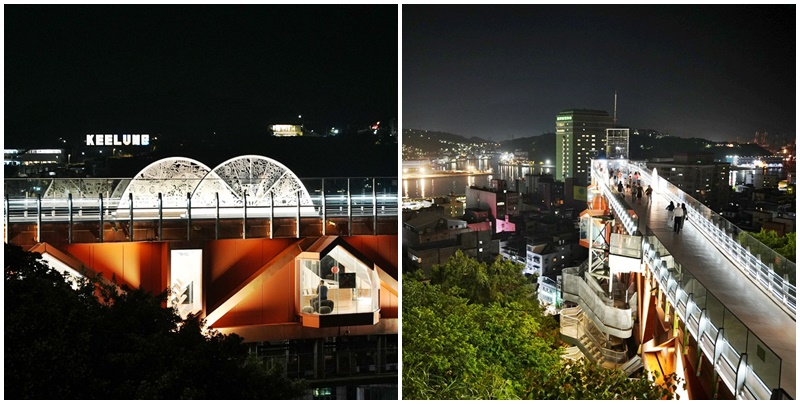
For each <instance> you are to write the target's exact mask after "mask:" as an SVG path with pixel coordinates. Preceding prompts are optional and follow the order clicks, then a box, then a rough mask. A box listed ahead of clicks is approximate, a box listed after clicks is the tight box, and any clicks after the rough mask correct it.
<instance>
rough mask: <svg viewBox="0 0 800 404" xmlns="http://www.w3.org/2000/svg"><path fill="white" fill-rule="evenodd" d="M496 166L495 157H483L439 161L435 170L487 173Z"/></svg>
mask: <svg viewBox="0 0 800 404" xmlns="http://www.w3.org/2000/svg"><path fill="white" fill-rule="evenodd" d="M496 164H497V159H496V158H495V157H489V156H485V157H473V158H465V159H453V160H450V161H439V162H438V164H437V165H436V169H437V170H440V171H472V170H478V171H489V170H494V168H495V167H496Z"/></svg>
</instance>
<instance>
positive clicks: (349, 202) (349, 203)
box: [347, 177, 353, 236]
mask: <svg viewBox="0 0 800 404" xmlns="http://www.w3.org/2000/svg"><path fill="white" fill-rule="evenodd" d="M352 205H353V197H352V195H350V177H347V235H348V236H352V235H353V206H352Z"/></svg>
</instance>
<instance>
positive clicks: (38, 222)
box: [36, 194, 42, 243]
mask: <svg viewBox="0 0 800 404" xmlns="http://www.w3.org/2000/svg"><path fill="white" fill-rule="evenodd" d="M36 242H37V243H41V242H42V194H36Z"/></svg>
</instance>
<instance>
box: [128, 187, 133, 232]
mask: <svg viewBox="0 0 800 404" xmlns="http://www.w3.org/2000/svg"><path fill="white" fill-rule="evenodd" d="M128 214H129V215H130V217H129V218H128V220H129V223H128V240H129V241H133V192H128Z"/></svg>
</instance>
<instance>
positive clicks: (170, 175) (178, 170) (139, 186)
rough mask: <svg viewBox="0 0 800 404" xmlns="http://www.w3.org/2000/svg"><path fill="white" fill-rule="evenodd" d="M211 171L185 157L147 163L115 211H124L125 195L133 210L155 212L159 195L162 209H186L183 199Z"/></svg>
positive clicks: (132, 181) (126, 201)
mask: <svg viewBox="0 0 800 404" xmlns="http://www.w3.org/2000/svg"><path fill="white" fill-rule="evenodd" d="M210 171H211V169H210V168H208V166H207V165H205V164H203V163H201V162H199V161H197V160H194V159H191V158H188V157H168V158H165V159H161V160H158V161H156V162H154V163H151V164H150V165H148V166H147V167H145V168H143V169H142V170H141V171H139V173H138V174H136V175H135V176H134V177H133V179H131V182H130V184H128V187H127V188H126V189H125V192H124V193H123V194H122V195H121V198H120V202H119V206H118V207H117V209H119V210H122V209H128V208H129V204H128V194H129V193H132V194H133V206H134V207H136V208H157V207H158V194H159V193H161V196H162V201H163V207H164V208H177V207H184V208H185V207H186V196H187V195H188V194H191V193H192V192H194V190H195V189H196V188H197V186H198V184H200V181H202V179H203V178H205V177H206V175H207V174H208V173H209V172H210Z"/></svg>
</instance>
